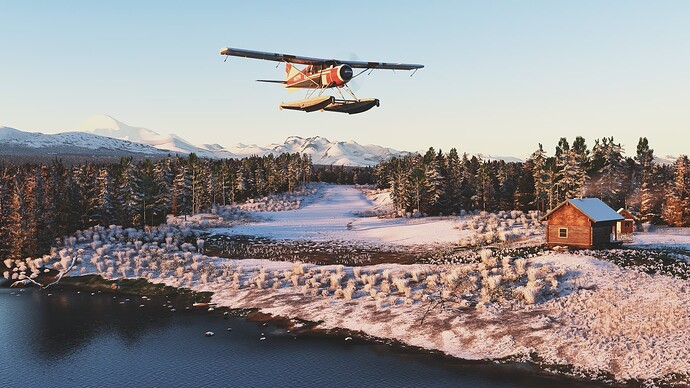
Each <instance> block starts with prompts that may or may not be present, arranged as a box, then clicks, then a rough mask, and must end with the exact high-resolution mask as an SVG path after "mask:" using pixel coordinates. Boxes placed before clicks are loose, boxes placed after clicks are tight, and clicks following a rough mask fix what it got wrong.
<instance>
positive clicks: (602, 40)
mask: <svg viewBox="0 0 690 388" xmlns="http://www.w3.org/2000/svg"><path fill="white" fill-rule="evenodd" d="M311 4H313V5H311ZM0 17H1V19H0V20H2V27H1V28H2V33H1V34H0V125H5V126H11V127H15V128H18V129H22V130H27V131H42V132H46V133H53V132H60V131H67V130H74V129H76V128H78V127H79V125H80V124H81V123H82V122H83V121H85V120H86V119H87V118H88V117H90V116H92V115H96V114H109V115H111V116H113V117H115V118H117V119H118V120H120V121H123V122H125V123H127V124H129V125H133V126H143V127H146V128H149V129H152V130H155V131H157V132H161V133H176V134H178V135H180V136H182V137H184V138H186V139H188V140H190V141H192V142H194V143H220V144H223V145H230V144H233V143H237V142H243V143H257V144H259V145H265V144H268V143H272V142H282V141H283V140H284V138H286V137H287V136H290V135H299V136H314V135H321V136H324V137H327V138H329V139H331V140H349V139H352V140H355V141H357V142H360V143H362V144H369V143H374V144H380V145H384V146H389V147H393V148H397V149H405V150H420V149H426V148H427V147H429V146H434V147H435V148H437V149H438V148H442V149H444V150H448V149H449V148H451V147H456V148H458V149H459V150H460V151H461V152H472V153H474V152H481V153H485V154H494V155H511V156H518V157H525V156H527V155H528V154H530V153H531V152H532V151H533V150H534V149H535V148H536V147H537V143H540V142H541V143H543V144H544V146H545V147H546V148H547V150H548V151H549V152H550V153H552V152H553V147H554V146H555V145H556V142H557V140H558V138H560V137H561V136H566V137H568V138H569V139H570V140H571V141H572V139H573V138H574V137H575V136H578V135H581V136H584V137H585V138H586V139H587V143H588V145H589V146H590V147H591V145H592V144H593V142H594V139H595V138H599V137H603V136H614V137H615V138H616V139H617V140H618V141H620V142H622V143H623V145H624V146H625V148H626V150H627V153H628V154H634V151H635V146H636V144H637V139H638V137H640V136H647V137H648V138H649V140H650V144H651V146H652V148H654V149H655V150H656V153H657V155H665V154H674V155H677V154H681V153H686V154H687V153H690V132H689V131H690V22H689V20H690V2H689V1H660V2H650V1H598V0H591V1H569V2H565V1H471V2H470V1H400V0H398V1H332V2H323V1H319V2H303V1H276V2H268V1H217V2H216V1H203V2H188V1H108V2H105V1H103V2H101V1H69V2H68V1H26V2H24V1H14V0H10V1H5V0H0ZM225 46H230V47H239V48H249V49H257V50H265V51H278V52H286V53H291V54H300V55H306V56H316V57H345V58H346V59H347V58H350V56H351V55H353V54H355V55H356V56H357V57H358V58H359V59H360V60H376V61H390V62H411V63H422V64H424V65H425V66H426V68H424V69H422V70H420V71H419V72H417V74H416V75H415V76H414V77H411V78H410V77H409V74H410V73H409V72H395V73H394V72H391V71H383V70H380V71H374V73H373V74H371V75H370V76H366V75H363V76H361V77H360V78H358V79H357V84H358V85H356V86H355V88H356V89H357V90H356V92H357V94H358V96H360V97H376V98H379V99H381V107H380V108H374V109H373V110H371V111H369V112H367V113H364V114H360V115H353V116H347V115H341V114H336V113H319V112H315V113H310V114H306V113H302V112H291V111H283V112H281V111H279V110H278V104H279V103H280V101H281V100H284V101H289V100H292V99H299V98H302V96H303V93H302V92H298V93H292V94H291V93H288V92H286V91H285V90H284V89H282V88H281V87H280V86H278V85H273V84H260V83H256V82H254V80H255V79H259V78H263V79H266V78H268V79H279V78H282V77H283V74H284V73H283V68H282V66H281V67H279V68H276V67H275V65H276V64H275V63H272V62H265V61H257V60H250V59H242V58H230V59H228V61H227V62H225V63H223V57H221V56H220V55H219V54H218V51H219V49H220V48H221V47H225Z"/></svg>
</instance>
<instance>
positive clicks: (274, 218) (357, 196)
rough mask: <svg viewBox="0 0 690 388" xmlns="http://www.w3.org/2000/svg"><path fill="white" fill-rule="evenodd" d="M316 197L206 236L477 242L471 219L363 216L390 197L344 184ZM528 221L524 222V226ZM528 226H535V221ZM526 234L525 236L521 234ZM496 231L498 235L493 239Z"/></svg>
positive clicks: (389, 242) (381, 206) (385, 204)
mask: <svg viewBox="0 0 690 388" xmlns="http://www.w3.org/2000/svg"><path fill="white" fill-rule="evenodd" d="M314 195H315V196H316V197H317V198H312V199H310V201H309V202H311V203H309V204H307V205H306V206H303V207H301V208H299V209H296V210H290V211H284V212H272V213H270V214H267V213H253V216H254V217H255V218H261V219H262V220H263V221H262V222H256V223H249V224H244V225H238V226H234V227H232V228H219V229H211V230H210V231H211V233H213V234H228V235H233V234H234V235H251V236H261V237H267V238H272V239H277V240H311V241H349V242H362V243H373V244H385V245H406V246H409V245H433V244H457V243H461V242H462V241H467V240H469V239H474V238H475V237H476V235H477V231H476V230H475V229H473V228H471V227H470V226H469V225H471V224H472V223H473V222H474V220H475V218H481V217H480V216H465V217H428V218H379V217H375V216H368V217H364V216H362V215H367V214H372V213H378V212H380V210H381V209H385V208H386V207H388V206H390V196H388V195H386V194H385V193H375V194H372V198H371V199H369V198H367V196H365V195H364V193H363V192H362V191H361V190H360V189H358V188H356V187H354V186H343V185H324V186H322V187H321V189H320V190H319V191H317V193H316V194H314ZM506 216H507V215H506ZM499 221H503V220H498V219H497V225H498V223H499ZM529 221H530V220H528V219H527V218H525V223H526V222H529ZM532 221H534V222H535V223H537V221H536V220H532ZM507 223H508V222H506V225H505V229H506V230H508V229H513V232H511V233H518V234H520V235H521V237H524V236H523V235H527V236H532V235H534V234H535V233H536V232H534V231H535V229H532V230H531V231H528V228H523V229H522V231H520V232H517V231H518V230H519V229H520V228H519V226H521V225H522V224H520V223H518V225H517V227H516V228H512V227H509V226H508V225H507ZM511 223H513V222H511ZM514 226H515V225H514ZM538 226H539V225H536V227H537V229H536V230H541V229H539V228H538ZM482 227H483V226H482ZM526 231H527V232H528V233H525V232H526ZM481 232H482V233H483V232H484V230H482V231H481ZM500 232H501V231H500V230H497V235H498V233H500ZM504 234H505V231H504ZM473 245H476V244H473Z"/></svg>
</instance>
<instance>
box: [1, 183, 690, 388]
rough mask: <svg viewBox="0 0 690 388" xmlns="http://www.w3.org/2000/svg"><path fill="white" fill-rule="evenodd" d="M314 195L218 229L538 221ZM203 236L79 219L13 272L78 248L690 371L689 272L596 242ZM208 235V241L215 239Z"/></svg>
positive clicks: (497, 341) (136, 273)
mask: <svg viewBox="0 0 690 388" xmlns="http://www.w3.org/2000/svg"><path fill="white" fill-rule="evenodd" d="M378 194H381V193H378ZM378 194H377V195H378ZM313 196H314V198H311V200H310V201H309V202H310V203H309V204H308V205H306V206H303V207H301V208H300V209H299V210H290V211H284V212H272V213H258V212H257V213H252V214H251V215H252V217H261V218H262V220H263V222H250V223H244V222H246V221H244V220H242V221H241V222H242V223H240V224H237V225H234V221H232V220H231V221H230V222H233V226H232V227H230V228H214V229H212V230H213V231H214V232H216V233H231V234H247V235H259V236H266V237H271V238H276V239H309V240H318V241H333V243H334V244H336V243H337V241H366V242H381V243H386V244H432V243H438V242H446V243H450V242H455V241H458V240H459V239H461V238H463V235H464V234H473V235H476V234H478V233H479V232H480V231H484V229H486V228H488V227H489V225H498V228H510V227H511V225H510V224H511V223H512V224H513V225H512V226H513V227H516V226H515V225H516V224H521V223H523V222H524V223H525V224H529V225H534V226H538V225H537V224H536V223H534V222H532V221H530V220H531V217H530V218H528V217H526V215H524V214H520V213H519V212H515V213H514V214H507V213H502V214H500V215H486V214H485V215H473V216H466V217H457V218H440V217H436V218H426V219H380V218H376V217H364V218H362V217H356V216H355V215H354V214H355V213H360V212H366V211H368V210H370V209H371V208H372V206H376V205H377V203H372V202H371V201H370V200H369V199H368V198H367V197H366V196H365V195H364V194H363V193H362V192H361V191H360V190H358V189H356V188H354V187H343V186H324V187H322V188H321V189H319V190H318V191H317V192H316V194H314V195H313ZM378 202H385V199H382V200H381V201H378ZM380 204H381V203H378V205H380ZM511 220H513V221H514V222H511ZM188 221H189V222H193V223H194V224H193V227H195V228H197V227H199V226H201V225H202V223H203V222H207V223H209V225H211V226H213V225H217V224H215V223H214V222H220V220H218V219H215V221H214V219H212V218H210V217H209V218H205V217H203V216H197V217H196V218H193V219H192V220H188ZM222 221H223V222H228V221H227V220H222ZM237 222H240V221H237ZM348 223H351V224H350V227H349V228H348ZM504 224H505V225H504ZM491 228H493V227H491ZM518 228H520V227H519V226H518ZM522 229H525V230H533V229H531V226H530V227H523V228H522ZM497 230H498V229H497ZM507 230H508V229H506V230H503V231H504V232H505V231H507ZM192 236H193V230H192V229H190V225H187V224H184V223H182V224H181V223H179V222H171V223H170V224H168V225H164V226H161V227H159V228H151V229H150V230H146V231H141V230H135V229H125V230H123V229H122V228H118V227H116V226H111V227H109V228H95V229H92V230H87V231H83V232H78V233H77V234H75V236H74V237H72V238H68V239H67V241H65V245H64V247H61V248H56V249H54V250H53V251H52V252H51V254H50V255H46V256H44V257H43V258H39V259H27V260H26V261H23V262H14V263H6V265H7V266H8V267H11V269H10V271H8V272H7V273H5V274H3V275H5V276H6V277H11V278H12V279H13V280H16V279H20V280H21V279H22V277H23V276H24V277H25V276H29V275H30V274H34V275H32V276H35V274H37V273H39V272H40V271H42V267H43V266H49V267H53V268H55V269H65V268H68V267H69V266H70V265H71V263H72V262H76V263H77V264H76V267H75V269H74V270H73V274H87V273H96V274H100V275H102V276H103V277H105V278H110V279H118V278H124V277H126V278H145V279H148V280H149V281H151V282H154V283H163V284H167V285H171V286H175V287H189V288H191V289H194V290H197V291H211V292H213V293H214V295H213V301H214V302H216V303H218V304H219V305H221V306H227V307H231V308H260V309H261V310H262V311H263V312H266V313H270V314H274V315H280V316H285V317H289V318H300V319H306V320H311V321H314V322H320V324H319V326H318V327H320V328H324V329H330V328H344V329H349V330H356V331H361V332H363V333H365V334H368V335H372V336H376V337H382V338H391V339H396V340H398V341H401V342H403V343H407V344H410V345H415V346H419V347H422V348H427V349H435V350H440V351H443V352H445V353H447V354H449V355H452V356H456V357H461V358H465V359H488V360H490V359H502V358H506V357H508V358H511V359H516V360H529V359H533V358H532V357H533V356H534V355H536V357H537V359H538V360H540V361H541V362H543V363H545V364H547V365H567V366H571V367H572V368H573V371H572V372H573V373H575V374H576V375H579V374H580V373H582V375H583V376H592V375H600V374H609V375H611V376H614V378H615V379H617V380H621V381H622V380H630V379H637V380H650V379H663V378H667V377H669V376H671V375H674V374H675V375H676V376H675V378H676V379H678V380H679V382H680V384H688V383H690V377H689V376H690V280H687V279H684V278H681V277H683V276H680V275H679V277H674V276H670V275H666V274H660V273H657V274H652V275H650V274H646V273H644V272H642V271H640V270H639V269H636V268H634V267H631V268H622V267H619V266H617V265H615V264H613V263H612V262H610V261H606V260H600V259H597V258H595V257H593V256H591V255H589V253H588V252H578V253H551V252H546V253H537V254H534V253H532V254H527V255H526V257H524V258H517V257H494V256H493V254H492V253H490V251H488V250H483V251H482V252H481V258H482V261H481V262H476V263H458V264H439V265H432V264H424V265H422V264H413V265H403V264H379V265H374V266H360V267H347V266H342V265H328V266H318V265H314V264H303V263H299V262H297V263H293V262H279V261H270V260H256V259H246V260H229V259H223V258H218V257H207V256H205V255H204V254H203V252H198V250H197V248H196V247H195V246H194V245H193V244H190V243H188V242H184V241H185V239H186V240H189V239H190V238H193V237H192ZM688 236H690V231H688V232H687V233H686V231H685V230H675V234H668V233H655V234H652V233H650V234H639V235H638V237H637V238H638V239H637V240H636V241H635V243H636V244H645V243H646V244H649V246H656V247H663V248H667V247H681V246H685V245H683V244H688V242H690V241H689V240H690V237H688ZM196 245H197V246H198V247H199V248H200V249H201V250H202V249H203V246H204V241H203V240H201V239H198V240H197V241H196ZM74 257H77V260H73V258H74ZM686 275H687V272H686Z"/></svg>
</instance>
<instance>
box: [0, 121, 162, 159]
mask: <svg viewBox="0 0 690 388" xmlns="http://www.w3.org/2000/svg"><path fill="white" fill-rule="evenodd" d="M57 154H60V155H85V156H127V155H143V156H162V155H165V152H163V151H161V150H159V149H156V148H153V147H151V146H149V145H146V144H141V143H137V142H131V141H127V140H121V139H113V138H112V137H106V136H100V135H95V134H91V133H84V132H64V133H57V134H43V133H40V132H24V131H20V130H18V129H15V128H10V127H0V155H57Z"/></svg>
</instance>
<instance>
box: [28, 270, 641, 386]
mask: <svg viewBox="0 0 690 388" xmlns="http://www.w3.org/2000/svg"><path fill="white" fill-rule="evenodd" d="M114 285H119V287H117V288H114V287H113V286H114ZM54 287H56V288H58V289H59V290H60V291H65V290H75V291H85V292H98V293H105V294H112V295H119V296H149V297H150V296H155V297H167V298H169V299H172V300H173V301H174V302H175V303H176V304H183V305H185V304H186V305H187V306H185V310H188V311H192V312H195V313H212V314H213V315H215V316H217V317H218V318H223V317H224V313H226V312H227V313H228V314H229V315H231V316H234V317H238V318H242V319H245V320H247V321H249V322H255V323H263V324H264V325H266V324H270V325H274V326H276V327H278V328H281V329H286V330H289V332H290V333H292V334H294V335H295V336H298V335H304V336H310V337H316V338H318V337H323V338H340V339H342V340H344V341H352V343H353V344H357V343H367V344H384V345H386V346H389V347H391V348H393V349H394V350H395V351H396V352H400V353H410V354H417V355H425V356H429V357H433V358H434V359H437V360H439V361H442V362H450V363H458V364H462V365H491V364H500V365H505V366H508V367H512V368H515V369H516V370H520V371H521V373H526V374H528V375H533V376H539V377H542V378H543V377H546V378H553V379H554V381H555V382H556V381H558V380H560V379H567V380H569V381H571V382H573V383H586V384H594V385H601V386H614V387H615V386H631V385H636V384H638V383H639V382H638V381H635V380H632V381H624V382H621V381H616V380H614V379H613V378H612V377H611V376H606V377H602V376H582V375H575V374H573V373H569V372H570V371H572V370H574V367H573V366H571V365H553V364H546V363H540V362H538V361H535V360H534V359H528V360H521V359H516V358H514V357H506V358H500V359H465V358H461V357H456V356H453V355H450V354H447V353H445V352H443V351H442V350H438V349H429V348H424V347H421V346H416V345H411V344H407V343H405V342H403V341H400V340H398V339H394V338H384V337H377V336H373V335H369V334H367V333H365V332H363V331H361V330H351V329H347V328H319V327H318V326H319V325H320V324H321V323H322V322H314V321H309V320H305V319H301V318H299V317H292V318H291V317H286V316H281V315H273V314H270V313H266V312H264V311H262V309H261V308H258V307H254V308H232V307H227V306H219V305H214V304H211V306H212V307H213V310H212V311H209V310H208V307H209V306H203V307H193V306H192V304H193V303H196V302H202V303H211V300H212V297H213V292H207V291H202V292H199V291H194V290H191V289H189V288H184V287H179V288H178V287H172V286H168V285H165V284H161V283H152V282H150V281H148V280H146V279H119V280H109V279H105V278H103V277H101V276H100V275H97V274H88V275H78V276H69V277H64V278H63V279H62V281H61V282H60V283H59V284H58V285H56V286H54ZM24 288H33V289H37V288H36V287H34V286H29V287H24ZM38 290H39V291H47V290H41V289H38ZM348 338H349V339H348ZM533 356H536V355H533ZM536 359H537V360H538V356H537V357H536Z"/></svg>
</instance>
